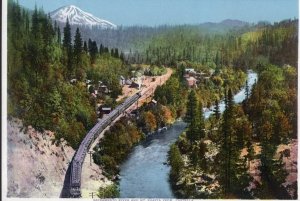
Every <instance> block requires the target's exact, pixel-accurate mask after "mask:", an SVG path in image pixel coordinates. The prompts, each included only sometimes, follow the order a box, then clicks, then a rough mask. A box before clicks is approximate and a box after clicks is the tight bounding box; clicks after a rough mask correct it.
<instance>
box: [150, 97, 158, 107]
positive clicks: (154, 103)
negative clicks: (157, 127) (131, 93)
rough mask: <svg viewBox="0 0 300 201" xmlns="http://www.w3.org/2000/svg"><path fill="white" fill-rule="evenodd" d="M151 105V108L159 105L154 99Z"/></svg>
mask: <svg viewBox="0 0 300 201" xmlns="http://www.w3.org/2000/svg"><path fill="white" fill-rule="evenodd" d="M149 105H150V106H151V107H155V106H156V105H157V101H156V100H154V99H152V100H151V102H150V103H149Z"/></svg>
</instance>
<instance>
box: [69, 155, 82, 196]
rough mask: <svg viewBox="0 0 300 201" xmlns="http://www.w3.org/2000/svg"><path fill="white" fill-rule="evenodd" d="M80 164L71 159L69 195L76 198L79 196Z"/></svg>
mask: <svg viewBox="0 0 300 201" xmlns="http://www.w3.org/2000/svg"><path fill="white" fill-rule="evenodd" d="M80 174H81V164H79V163H78V162H77V161H75V160H74V161H72V164H71V174H70V197H74V198H78V197H81V190H80V184H81V179H80V177H81V175H80Z"/></svg>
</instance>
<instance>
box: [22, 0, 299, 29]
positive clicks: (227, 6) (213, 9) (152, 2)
mask: <svg viewBox="0 0 300 201" xmlns="http://www.w3.org/2000/svg"><path fill="white" fill-rule="evenodd" d="M19 3H20V4H21V5H23V6H25V7H27V8H30V9H33V8H34V5H35V4H36V5H37V6H38V7H43V8H44V10H45V11H46V12H50V11H53V10H55V9H57V8H59V7H62V6H65V5H71V4H72V5H75V6H78V7H79V8H81V9H82V10H84V11H87V12H89V13H92V14H93V15H95V16H97V17H99V18H101V19H106V20H109V21H111V22H112V23H114V24H116V25H125V26H128V25H148V26H154V25H161V24H199V23H202V22H220V21H222V20H224V19H238V20H243V21H247V22H258V21H270V22H274V21H280V20H283V19H288V18H295V17H296V18H298V0H19Z"/></svg>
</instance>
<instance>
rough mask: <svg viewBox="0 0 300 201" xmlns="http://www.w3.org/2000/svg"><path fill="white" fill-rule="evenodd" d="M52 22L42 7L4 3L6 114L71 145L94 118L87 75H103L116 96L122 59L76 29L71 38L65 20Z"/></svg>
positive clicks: (77, 143) (103, 78)
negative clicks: (6, 6) (6, 32)
mask: <svg viewBox="0 0 300 201" xmlns="http://www.w3.org/2000/svg"><path fill="white" fill-rule="evenodd" d="M52 24H53V23H52V22H51V19H50V18H49V17H48V16H47V15H46V14H45V13H44V12H43V10H41V9H37V8H36V9H35V10H34V11H33V12H29V11H28V10H26V9H22V8H21V7H20V6H19V5H18V4H17V3H15V2H14V1H9V2H8V114H9V116H14V117H18V118H20V119H22V120H24V123H25V125H32V126H33V127H34V128H37V129H39V130H45V129H47V130H52V131H55V132H56V138H57V139H60V138H65V139H66V140H67V141H68V142H69V143H70V145H71V146H73V148H76V147H77V146H78V145H79V143H80V141H81V139H82V138H83V136H84V135H85V133H86V131H88V130H89V129H90V128H91V127H92V126H93V125H94V123H95V121H96V118H97V116H96V111H95V101H94V100H93V99H92V98H91V96H90V94H89V93H88V90H87V88H86V84H85V81H86V79H92V78H93V80H94V82H98V80H100V79H102V81H103V83H104V84H107V85H108V87H110V89H111V90H112V91H113V92H112V96H113V97H116V96H117V95H118V94H119V93H120V86H119V81H118V79H119V76H120V74H121V73H122V72H124V70H122V69H123V61H122V59H120V54H119V53H118V52H117V49H116V50H115V49H113V50H108V48H107V47H103V46H102V47H101V48H99V46H98V45H97V43H96V42H95V41H92V40H89V41H83V40H82V36H81V33H80V30H79V29H77V30H76V34H75V36H74V37H73V38H72V37H71V27H70V25H69V24H68V22H67V23H66V25H65V27H64V29H63V30H60V28H59V27H58V26H56V24H54V25H52ZM98 48H99V49H98ZM100 55H101V56H100ZM112 66H113V67H114V68H115V70H114V71H110V70H109V71H108V70H107V69H111V67H112ZM99 71H100V73H99ZM112 74H113V75H112ZM72 79H76V80H77V82H76V83H75V84H74V83H73V84H71V82H70V81H71V80H72Z"/></svg>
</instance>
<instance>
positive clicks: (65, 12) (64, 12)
mask: <svg viewBox="0 0 300 201" xmlns="http://www.w3.org/2000/svg"><path fill="white" fill-rule="evenodd" d="M50 17H51V18H52V20H53V21H54V20H56V21H57V22H60V23H66V21H67V18H69V22H70V24H71V25H80V26H88V27H95V26H96V27H100V28H104V29H106V28H113V29H114V28H116V27H117V26H116V25H114V24H113V23H111V22H109V21H106V20H102V19H99V18H98V17H95V16H93V15H92V14H90V13H87V12H85V11H83V10H81V9H80V8H78V7H76V6H73V5H70V6H64V7H61V8H58V9H56V10H55V11H52V12H50Z"/></svg>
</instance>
